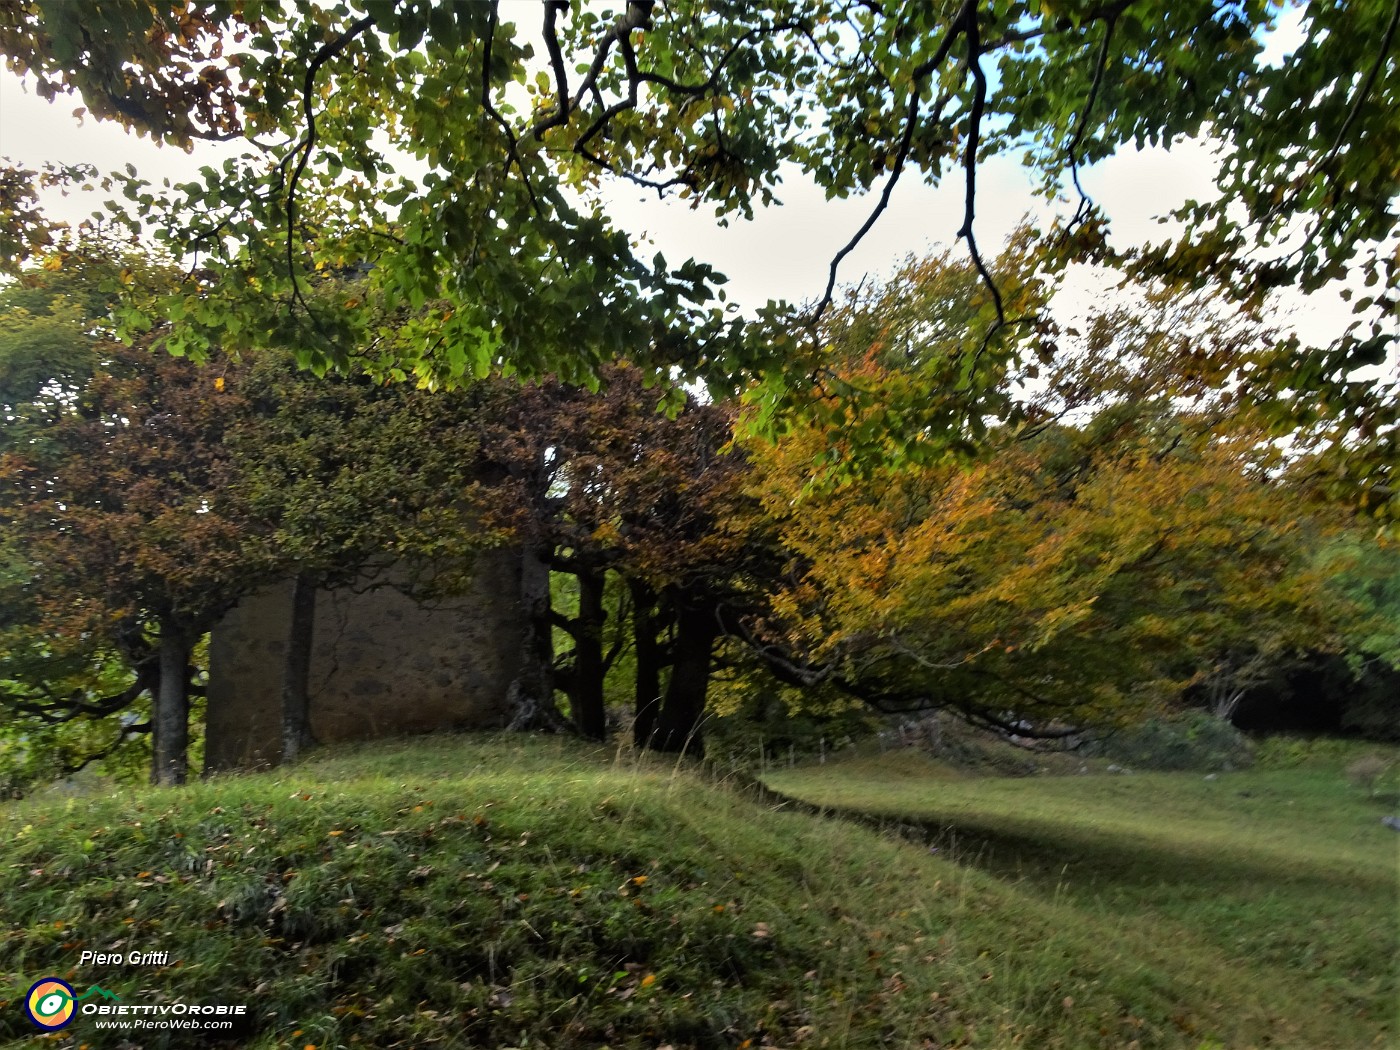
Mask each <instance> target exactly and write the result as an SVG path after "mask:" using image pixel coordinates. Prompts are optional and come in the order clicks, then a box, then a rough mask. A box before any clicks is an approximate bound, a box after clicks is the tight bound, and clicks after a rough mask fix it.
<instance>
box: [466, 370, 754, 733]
mask: <svg viewBox="0 0 1400 1050" xmlns="http://www.w3.org/2000/svg"><path fill="white" fill-rule="evenodd" d="M603 378H604V379H605V380H606V382H605V387H604V389H603V390H602V391H600V392H598V393H591V392H589V391H588V390H586V389H581V388H578V387H575V386H570V385H568V384H565V383H561V382H558V381H547V382H544V383H540V384H535V385H530V386H527V387H525V388H523V389H521V390H518V391H514V392H510V391H509V388H505V387H503V388H502V394H503V398H502V402H501V404H502V406H503V411H502V414H501V415H500V416H499V417H498V418H497V421H496V424H495V425H494V426H493V427H491V428H488V430H487V431H486V433H485V434H484V436H483V455H484V457H485V458H486V459H487V460H488V461H489V462H493V463H494V464H495V465H496V467H497V470H496V476H497V479H498V480H497V481H496V482H495V483H494V485H492V486H491V491H492V492H493V496H492V497H491V502H492V503H494V506H495V507H496V510H495V511H494V512H492V513H488V515H487V521H488V522H490V523H493V524H500V525H502V526H507V527H509V528H511V529H512V530H513V531H514V533H515V534H516V535H517V536H520V537H522V538H523V540H524V543H525V545H526V547H527V549H528V550H529V551H531V552H533V553H530V554H528V555H527V556H528V557H533V558H534V559H535V560H536V561H537V562H538V563H539V564H542V565H546V566H548V567H549V568H550V569H552V570H553V571H554V572H556V573H563V574H566V575H567V576H569V577H571V578H572V579H573V581H574V585H573V589H574V594H575V595H576V603H575V604H576V609H575V610H574V615H572V616H568V615H564V614H563V610H561V609H559V608H557V607H555V606H551V605H550V604H548V603H545V604H542V605H541V606H540V607H538V608H537V609H536V613H535V615H536V617H538V618H541V622H539V623H538V624H537V626H536V628H535V634H536V636H542V637H548V636H549V635H548V634H547V633H546V632H548V631H550V630H551V629H552V628H553V627H558V628H561V629H562V630H563V632H564V633H565V635H566V636H567V637H568V639H569V641H570V646H569V648H568V650H567V652H566V653H564V654H562V655H563V659H562V660H561V661H559V666H557V667H554V666H551V671H552V673H553V679H554V681H555V682H556V683H557V684H558V685H559V686H560V687H561V688H562V689H563V691H564V692H565V694H566V695H567V696H568V698H569V705H570V712H571V715H572V718H573V722H574V727H575V729H576V730H577V731H578V732H580V733H582V734H583V735H585V736H588V737H593V738H599V739H600V738H602V737H603V735H604V734H605V732H606V728H607V723H606V712H605V702H606V701H605V698H606V677H607V674H608V671H609V670H610V669H611V668H612V666H613V665H614V662H615V661H616V659H617V657H618V654H619V653H620V652H621V651H622V647H623V645H624V644H626V643H625V642H624V641H623V636H622V634H621V633H620V632H619V631H618V630H615V631H614V635H613V639H614V640H613V643H612V644H611V645H610V646H608V645H605V636H606V629H607V624H608V618H609V615H610V614H611V615H612V616H613V617H614V619H617V620H621V621H623V622H622V623H621V624H617V625H615V626H616V627H617V628H621V627H626V626H630V630H631V645H632V660H631V667H632V670H633V674H634V683H633V696H634V702H635V714H634V718H633V733H634V738H635V740H636V742H637V743H638V745H639V746H643V747H653V748H656V749H658V750H665V751H680V750H685V749H687V748H688V747H689V748H694V749H696V750H698V749H699V746H700V732H699V722H700V718H701V715H702V713H703V711H704V706H705V695H706V690H707V688H708V683H709V679H710V667H711V658H712V654H713V650H714V645H715V642H716V640H717V638H718V636H719V635H720V634H721V632H722V630H723V626H722V621H723V615H722V606H724V605H725V604H726V602H727V601H729V600H730V599H731V597H732V596H733V595H734V594H736V593H737V591H738V581H739V580H741V579H743V578H744V577H745V575H746V569H745V563H746V560H749V559H751V558H752V557H753V554H752V547H751V545H750V544H749V543H748V542H747V541H748V540H749V539H751V537H748V536H745V535H743V534H741V533H739V532H737V531H734V530H731V529H729V528H727V526H726V523H727V522H728V521H729V520H730V519H731V517H732V516H733V514H734V511H735V509H736V505H737V504H738V503H740V502H742V501H743V496H742V493H741V491H740V488H739V480H740V479H741V478H742V476H743V473H744V470H745V462H744V458H743V456H742V455H741V454H738V453H727V452H725V451H724V449H725V446H726V445H727V444H728V443H729V441H730V438H731V428H732V424H733V412H732V410H731V409H730V408H728V407H725V406H717V405H706V404H702V403H700V402H698V401H696V400H693V399H690V400H688V401H687V402H686V404H685V405H684V407H683V408H682V409H681V410H680V411H679V412H678V413H676V414H675V416H674V417H671V416H668V415H666V414H664V413H662V412H660V411H659V410H658V405H657V402H658V399H659V398H660V397H661V393H660V391H658V390H656V389H655V388H650V389H649V388H648V387H647V385H646V383H645V382H644V377H643V375H642V373H641V372H640V371H638V370H637V369H635V368H631V367H621V366H620V367H617V368H613V369H609V370H606V371H605V372H604V376H603ZM483 502H485V501H483ZM610 578H612V579H614V580H615V581H616V582H617V583H618V584H620V587H621V593H625V595H626V599H625V601H620V600H619V599H618V597H617V594H618V593H619V591H618V589H617V588H616V587H615V588H614V596H613V598H612V600H611V601H609V595H608V580H609V579H610ZM628 621H630V624H629V623H628ZM668 667H669V668H670V674H669V677H667V676H666V671H667V668H668ZM663 679H665V681H664V683H663Z"/></svg>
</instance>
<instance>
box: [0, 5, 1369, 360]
mask: <svg viewBox="0 0 1400 1050" xmlns="http://www.w3.org/2000/svg"><path fill="white" fill-rule="evenodd" d="M522 9H523V5H522ZM522 21H524V19H523V18H522ZM1297 37H1298V33H1297V20H1296V18H1294V19H1287V20H1285V24H1284V25H1283V26H1281V27H1280V29H1279V30H1278V31H1276V32H1275V34H1274V37H1273V39H1272V40H1271V41H1270V44H1271V47H1270V51H1271V53H1272V57H1274V59H1275V60H1277V59H1278V58H1281V57H1282V56H1283V55H1284V54H1286V53H1287V51H1288V50H1289V49H1290V48H1291V41H1293V40H1296V39H1297ZM81 104H82V103H81V101H80V100H78V99H75V98H66V97H61V98H60V99H59V100H58V101H57V102H55V103H53V104H50V103H46V102H44V101H43V100H41V99H39V98H38V97H37V96H36V95H34V94H33V93H32V91H31V90H28V89H27V88H26V86H25V85H24V83H23V82H22V81H21V80H20V79H19V78H17V77H15V76H13V75H11V74H9V73H5V72H3V71H0V156H5V157H9V158H10V159H11V160H13V161H16V162H19V163H22V164H25V165H28V166H31V167H34V166H38V165H39V164H42V163H43V162H46V161H54V162H60V163H67V164H75V163H88V164H93V165H95V166H96V167H97V168H98V170H99V171H108V170H112V169H117V168H121V167H122V166H123V165H125V164H127V163H130V164H133V165H135V167H136V168H137V170H138V172H139V173H140V175H141V176H143V177H144V178H146V179H148V180H150V181H152V182H156V183H159V181H160V180H161V179H164V178H170V179H172V180H185V179H189V178H191V177H193V176H194V174H195V172H197V171H198V169H199V168H200V167H201V166H202V165H205V164H217V163H219V162H220V161H221V160H222V159H223V157H225V156H228V155H231V154H232V153H234V152H236V149H237V146H236V144H232V145H222V146H221V145H218V144H201V145H200V146H199V147H197V148H196V150H195V151H194V153H193V154H185V153H183V152H181V151H179V150H176V149H171V148H169V147H160V146H157V145H155V144H153V143H152V142H150V141H149V140H147V139H140V138H137V137H136V136H134V135H130V134H127V133H126V132H124V131H122V130H121V129H120V128H119V127H117V126H115V125H112V124H103V123H99V122H97V121H94V120H91V119H89V120H86V121H80V120H79V119H78V118H77V117H75V116H73V115H72V113H73V110H74V109H75V108H77V107H78V106H80V105H81ZM1213 170H1214V164H1213V162H1212V160H1211V157H1210V155H1209V151H1208V150H1207V148H1206V147H1204V146H1203V145H1202V144H1200V143H1196V142H1187V143H1182V144H1179V145H1177V146H1176V147H1175V148H1173V149H1171V150H1170V151H1168V150H1163V149H1148V150H1143V151H1123V152H1120V153H1119V154H1118V155H1116V156H1114V157H1112V158H1109V159H1108V160H1106V161H1104V162H1102V163H1100V164H1097V165H1094V166H1093V167H1092V168H1090V169H1088V170H1087V171H1086V172H1084V173H1083V178H1082V181H1083V183H1084V185H1085V189H1086V191H1087V192H1088V193H1089V194H1090V195H1091V196H1092V197H1093V198H1094V199H1095V201H1097V202H1098V203H1099V204H1100V205H1101V206H1103V207H1104V209H1105V210H1106V212H1107V214H1108V216H1109V219H1110V221H1111V223H1112V227H1113V232H1114V238H1115V241H1116V242H1119V243H1127V242H1130V241H1131V242H1137V241H1141V240H1144V239H1148V238H1151V239H1154V240H1160V239H1161V237H1162V236H1163V235H1164V229H1163V227H1161V226H1159V225H1157V223H1156V221H1155V219H1156V216H1157V215H1160V214H1163V213H1165V212H1167V211H1169V210H1170V209H1171V208H1173V207H1174V206H1176V205H1178V204H1180V203H1182V202H1184V201H1185V200H1187V199H1189V198H1195V199H1201V198H1203V197H1208V196H1210V195H1212V193H1213V189H1212V172H1213ZM778 196H779V198H780V200H781V201H782V206H781V207H770V208H767V209H763V210H761V211H758V212H756V214H755V217H754V219H753V220H752V221H747V220H744V219H743V218H742V217H735V218H733V219H731V222H730V224H729V225H728V226H727V227H720V226H718V225H717V224H716V222H715V219H714V216H713V213H712V211H710V210H708V209H705V208H703V207H702V208H700V209H698V210H692V209H690V208H689V207H688V206H687V205H686V204H685V203H684V202H681V201H674V200H670V201H665V202H660V201H657V200H656V197H655V195H654V194H647V195H644V194H643V193H642V192H641V191H640V190H639V189H638V188H637V187H633V186H630V185H626V184H623V185H618V186H617V187H615V188H614V189H613V190H612V191H610V198H611V203H612V208H611V211H612V214H613V215H614V217H615V219H616V220H617V221H618V222H619V224H620V225H621V226H622V227H623V228H624V229H626V230H628V232H629V233H631V234H633V235H634V236H635V237H637V238H639V239H640V238H643V237H645V238H646V239H648V240H649V241H650V242H652V243H654V244H655V250H659V251H661V252H663V253H664V254H665V255H666V257H667V259H668V260H670V261H671V262H672V263H673V264H674V263H677V262H679V261H681V260H682V259H684V258H686V257H689V256H693V257H695V258H697V259H699V260H701V261H704V262H709V263H711V264H713V265H714V266H715V267H716V269H718V270H719V271H720V272H722V273H725V274H727V275H728V276H729V278H730V283H729V285H728V286H727V291H728V293H729V295H730V297H731V299H732V300H734V301H735V302H737V303H739V304H740V305H741V306H743V307H746V308H753V307H756V306H758V305H761V304H762V303H764V302H765V301H767V300H768V299H770V298H783V299H788V300H790V301H793V302H802V301H804V300H811V299H814V298H815V297H817V296H818V295H820V293H821V291H822V288H823V287H824V286H825V282H826V274H827V266H828V262H829V260H830V259H831V258H832V256H833V255H835V253H836V252H837V251H838V250H839V249H840V247H841V246H842V245H844V244H845V243H846V242H847V241H848V240H849V239H850V237H851V235H852V234H853V233H854V232H855V230H856V229H858V228H859V226H860V224H861V223H862V222H863V221H864V220H865V218H866V216H867V214H868V213H869V209H870V208H871V206H872V201H871V199H870V198H868V197H867V198H861V199H855V200H845V201H828V200H826V199H825V196H824V194H823V193H822V192H821V191H820V190H819V189H818V188H817V187H816V186H815V185H813V184H812V183H811V182H809V181H806V180H804V179H802V177H801V176H800V174H795V175H794V177H793V178H792V179H790V180H788V181H786V182H785V183H784V185H783V186H782V187H781V188H780V189H779V192H778ZM962 196H963V187H962V180H961V177H960V175H959V174H955V175H954V177H952V178H949V179H947V180H945V182H944V184H943V185H942V186H939V187H934V186H930V185H928V184H926V183H921V182H920V181H919V180H918V178H917V177H916V175H915V173H913V172H906V174H905V176H904V178H903V179H902V180H901V181H900V183H899V185H898V186H897V187H896V189H895V192H894V196H893V198H892V201H891V204H890V207H889V209H888V210H887V211H886V212H885V214H884V215H883V216H882V217H881V219H880V221H879V222H878V223H877V225H876V226H875V228H874V229H873V230H871V231H870V233H869V234H868V235H867V236H866V238H865V240H864V241H863V242H862V244H861V245H860V247H859V248H858V249H857V250H856V251H855V252H854V253H852V255H851V256H850V257H849V258H847V259H846V261H845V263H844V264H843V267H842V270H841V273H840V279H841V281H842V283H854V282H855V281H857V280H859V279H860V278H861V277H862V276H863V275H865V274H870V275H871V276H872V277H875V278H879V277H883V276H885V275H887V274H889V273H890V272H891V271H892V270H893V269H894V267H895V266H896V265H897V264H898V263H899V262H900V261H901V260H902V259H903V258H904V257H905V256H906V255H908V254H910V253H914V254H918V255H922V254H925V253H927V252H928V251H929V250H931V249H933V248H936V247H940V246H944V245H947V244H950V243H953V241H954V239H955V235H956V231H957V229H958V227H959V226H960V225H961V222H962ZM101 200H102V197H101V195H100V194H81V193H78V194H74V195H72V196H70V197H68V198H64V199H59V198H57V197H54V198H51V199H50V200H49V201H48V207H49V210H50V212H51V213H52V214H54V215H55V216H57V217H60V218H63V219H65V220H67V221H70V222H74V223H76V222H78V221H81V220H82V219H84V218H86V217H87V216H88V215H90V214H91V213H92V212H93V211H94V210H96V209H97V208H98V207H99V206H100V203H101ZM1045 207H1046V204H1045V202H1044V201H1043V200H1042V199H1039V198H1037V197H1035V195H1034V194H1033V193H1032V188H1031V183H1030V181H1029V179H1028V178H1027V177H1026V175H1025V173H1024V172H1023V171H1022V170H1021V169H1020V168H1019V166H1018V165H1017V164H1016V162H1015V161H1014V160H1012V159H1010V158H997V159H993V160H991V161H988V162H987V163H986V164H984V165H983V167H982V168H981V169H980V172H979V176H978V205H977V236H978V242H979V244H980V245H981V246H982V248H983V252H984V254H985V255H987V256H989V257H990V256H991V255H994V254H995V253H996V251H997V250H998V248H999V246H1000V245H1001V243H1002V241H1003V240H1004V239H1005V238H1006V237H1007V236H1008V235H1009V234H1010V232H1011V230H1012V229H1013V228H1014V227H1015V226H1016V225H1017V223H1018V222H1019V221H1020V219H1021V218H1022V217H1023V216H1024V215H1026V214H1027V213H1028V212H1036V213H1038V214H1044V209H1045ZM1070 283H1071V287H1069V288H1067V289H1066V290H1065V291H1064V292H1063V293H1062V294H1061V298H1060V300H1059V301H1058V305H1059V307H1060V309H1062V310H1068V311H1073V312H1077V311H1078V309H1079V308H1080V307H1081V306H1082V305H1083V304H1084V303H1085V302H1086V301H1087V300H1088V298H1089V297H1090V296H1091V295H1092V294H1093V293H1094V292H1097V291H1103V290H1106V289H1107V288H1108V287H1110V286H1111V282H1110V278H1108V277H1106V276H1104V275H1101V274H1095V273H1094V272H1093V271H1091V270H1088V269H1086V268H1079V269H1078V270H1077V271H1076V272H1074V273H1073V274H1072V275H1071V278H1070ZM1279 309H1280V316H1279V317H1278V318H1277V320H1278V321H1279V322H1281V323H1282V324H1283V325H1285V326H1287V327H1292V328H1295V329H1296V330H1297V331H1298V333H1299V334H1300V335H1302V336H1303V337H1304V338H1305V339H1308V340H1309V341H1317V342H1327V341H1330V340H1331V339H1332V338H1334V337H1335V336H1336V335H1337V334H1339V333H1340V332H1341V330H1342V329H1344V328H1345V327H1346V325H1347V323H1348V322H1349V321H1350V320H1351V317H1352V315H1351V311H1350V308H1349V307H1348V306H1347V305H1346V304H1345V303H1344V302H1342V300H1341V299H1340V298H1339V297H1338V296H1337V295H1335V294H1321V295H1317V296H1313V297H1311V298H1310V299H1309V300H1307V301H1302V300H1301V299H1300V298H1299V297H1296V296H1295V297H1293V299H1292V300H1291V301H1283V300H1281V301H1280V304H1279Z"/></svg>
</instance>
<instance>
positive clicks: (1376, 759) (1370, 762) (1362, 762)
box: [1346, 753, 1392, 795]
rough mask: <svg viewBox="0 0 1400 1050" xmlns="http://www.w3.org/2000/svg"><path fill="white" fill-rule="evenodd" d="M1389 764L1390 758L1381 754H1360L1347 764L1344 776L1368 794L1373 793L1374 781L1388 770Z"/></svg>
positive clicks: (1374, 788) (1374, 791) (1374, 790)
mask: <svg viewBox="0 0 1400 1050" xmlns="http://www.w3.org/2000/svg"><path fill="white" fill-rule="evenodd" d="M1391 765H1392V763H1391V761H1390V759H1387V758H1386V757H1384V756H1383V755H1378V754H1375V753H1371V754H1369V755H1362V756H1361V757H1360V758H1358V759H1356V761H1354V762H1352V763H1351V764H1350V765H1349V766H1347V768H1346V776H1347V779H1348V780H1349V781H1351V782H1352V783H1353V784H1354V785H1356V786H1357V787H1359V788H1361V789H1362V790H1363V791H1365V792H1366V793H1367V794H1368V795H1374V794H1375V793H1376V782H1377V781H1378V780H1380V778H1381V777H1383V776H1384V775H1385V774H1386V773H1387V772H1388V771H1389V770H1390V767H1391Z"/></svg>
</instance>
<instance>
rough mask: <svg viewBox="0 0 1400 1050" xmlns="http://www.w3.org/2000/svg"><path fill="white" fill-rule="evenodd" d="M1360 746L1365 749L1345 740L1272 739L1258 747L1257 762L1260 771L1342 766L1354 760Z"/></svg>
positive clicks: (1268, 738)
mask: <svg viewBox="0 0 1400 1050" xmlns="http://www.w3.org/2000/svg"><path fill="white" fill-rule="evenodd" d="M1360 746H1364V745H1360V744H1358V743H1357V741H1355V740H1347V739H1345V738H1342V737H1332V736H1318V737H1305V736H1271V737H1266V738H1265V739H1263V740H1261V741H1259V743H1258V744H1257V745H1256V746H1255V749H1254V758H1255V762H1256V763H1257V764H1258V765H1259V767H1260V768H1261V769H1296V768H1298V767H1299V766H1315V765H1332V766H1340V765H1341V764H1342V763H1343V762H1345V761H1347V760H1348V759H1350V758H1352V757H1354V756H1355V754H1356V752H1357V749H1358V747H1360Z"/></svg>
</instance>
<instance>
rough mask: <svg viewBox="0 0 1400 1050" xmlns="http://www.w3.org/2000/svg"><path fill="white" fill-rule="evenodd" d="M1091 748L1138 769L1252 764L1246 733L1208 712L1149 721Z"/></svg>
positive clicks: (1238, 767) (1235, 767) (1241, 767)
mask: <svg viewBox="0 0 1400 1050" xmlns="http://www.w3.org/2000/svg"><path fill="white" fill-rule="evenodd" d="M1090 749H1091V751H1092V753H1094V754H1097V755H1101V756H1103V757H1104V758H1110V759H1113V760H1114V761H1115V762H1121V763H1122V764H1123V765H1125V766H1129V767H1132V768H1135V769H1158V770H1184V769H1203V770H1214V769H1220V770H1232V769H1243V768H1246V767H1248V766H1250V765H1252V764H1253V762H1254V754H1253V749H1252V747H1251V745H1250V743H1249V740H1248V739H1247V738H1246V737H1245V736H1244V734H1243V733H1241V732H1240V731H1239V730H1238V729H1236V728H1235V727H1234V726H1232V725H1231V724H1230V723H1229V722H1226V721H1224V720H1223V719H1219V718H1215V717H1214V716H1212V715H1209V714H1207V713H1206V712H1204V711H1188V712H1185V713H1183V714H1179V715H1172V716H1169V717H1165V718H1152V719H1148V720H1147V721H1145V722H1142V723H1139V724H1138V725H1136V726H1130V727H1128V728H1127V729H1121V730H1118V731H1117V732H1115V733H1113V734H1112V735H1111V736H1106V737H1104V738H1102V739H1101V740H1099V741H1097V742H1095V743H1094V744H1093V745H1091V748H1090Z"/></svg>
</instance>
